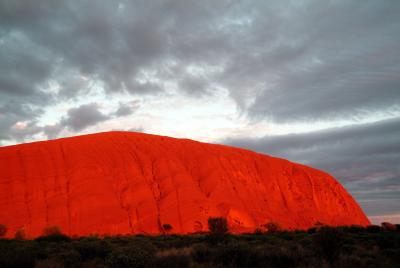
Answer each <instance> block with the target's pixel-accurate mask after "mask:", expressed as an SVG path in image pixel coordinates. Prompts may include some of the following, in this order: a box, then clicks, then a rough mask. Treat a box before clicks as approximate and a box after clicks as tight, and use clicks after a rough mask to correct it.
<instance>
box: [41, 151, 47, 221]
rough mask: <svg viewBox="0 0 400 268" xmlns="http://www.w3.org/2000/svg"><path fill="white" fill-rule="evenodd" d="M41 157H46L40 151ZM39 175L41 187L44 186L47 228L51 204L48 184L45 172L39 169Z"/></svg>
mask: <svg viewBox="0 0 400 268" xmlns="http://www.w3.org/2000/svg"><path fill="white" fill-rule="evenodd" d="M40 152H41V155H44V154H43V153H42V152H43V151H40ZM39 175H40V182H41V186H42V193H43V202H44V206H45V211H44V213H45V218H46V226H48V225H49V202H48V197H47V183H46V179H47V178H46V177H45V176H44V175H43V170H42V169H39Z"/></svg>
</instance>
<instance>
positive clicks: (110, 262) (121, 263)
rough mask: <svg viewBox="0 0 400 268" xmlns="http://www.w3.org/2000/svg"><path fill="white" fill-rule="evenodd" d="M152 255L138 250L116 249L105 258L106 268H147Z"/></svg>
mask: <svg viewBox="0 0 400 268" xmlns="http://www.w3.org/2000/svg"><path fill="white" fill-rule="evenodd" d="M152 257H153V254H151V253H150V252H148V251H146V250H144V249H142V248H140V247H129V248H116V249H114V250H113V251H112V252H111V253H110V254H109V255H108V257H107V258H106V266H107V267H112V268H115V267H120V268H125V267H126V268H141V267H148V266H149V264H150V262H151V258H152Z"/></svg>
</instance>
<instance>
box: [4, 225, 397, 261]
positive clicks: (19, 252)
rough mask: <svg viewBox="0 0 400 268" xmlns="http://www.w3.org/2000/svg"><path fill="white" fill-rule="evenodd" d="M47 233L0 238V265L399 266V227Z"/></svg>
mask: <svg viewBox="0 0 400 268" xmlns="http://www.w3.org/2000/svg"><path fill="white" fill-rule="evenodd" d="M378 227H379V226H378ZM379 228H380V227H379ZM379 230H380V229H379ZM49 237H52V235H49V236H44V237H41V238H38V239H36V240H16V239H0V267H1V268H3V267H5V268H9V267H11V268H16V267H18V268H19V267H39V268H46V267H53V268H57V267H65V268H74V267H83V268H100V267H113V268H117V267H150V268H152V267H178V268H179V267H191V268H195V267H197V268H205V267H230V268H233V267H252V268H258V267H260V268H261V267H267V268H268V267H282V268H283V267H341V268H342V267H343V268H346V267H399V263H400V233H399V232H397V231H389V230H388V231H379V232H377V233H370V232H369V231H368V230H367V229H362V228H358V227H357V226H356V227H355V228H353V227H352V226H345V227H335V228H333V227H326V226H324V227H321V228H319V229H317V230H316V232H315V233H313V234H308V233H306V232H304V231H293V232H289V231H281V232H277V233H269V234H268V233H267V234H263V235H255V234H242V235H231V234H225V235H208V234H207V235H198V234H197V235H168V236H165V235H160V236H146V235H131V236H109V237H105V238H103V239H102V238H96V237H81V238H77V239H72V240H71V241H63V240H59V241H57V240H51V239H48V238H49ZM213 239H214V240H213ZM211 241H214V242H215V241H217V243H211Z"/></svg>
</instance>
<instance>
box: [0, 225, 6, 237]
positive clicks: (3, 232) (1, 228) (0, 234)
mask: <svg viewBox="0 0 400 268" xmlns="http://www.w3.org/2000/svg"><path fill="white" fill-rule="evenodd" d="M7 231H8V228H7V226H6V225H4V224H0V237H4V236H5V235H6V233H7Z"/></svg>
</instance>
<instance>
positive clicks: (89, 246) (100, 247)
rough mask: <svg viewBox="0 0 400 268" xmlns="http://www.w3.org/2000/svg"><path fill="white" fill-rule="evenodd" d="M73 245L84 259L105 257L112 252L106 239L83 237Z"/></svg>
mask: <svg viewBox="0 0 400 268" xmlns="http://www.w3.org/2000/svg"><path fill="white" fill-rule="evenodd" d="M72 247H73V248H74V249H75V250H77V251H78V252H79V254H81V256H82V259H83V260H90V259H95V258H101V259H103V260H104V259H105V258H106V256H107V255H108V254H109V253H110V252H111V246H110V244H109V243H108V242H106V241H104V240H97V239H96V240H94V239H82V240H80V241H73V242H72Z"/></svg>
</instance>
